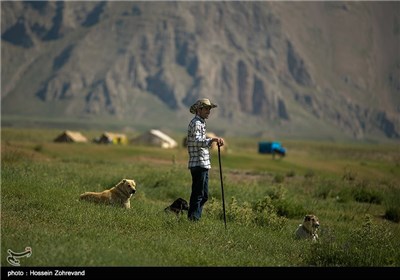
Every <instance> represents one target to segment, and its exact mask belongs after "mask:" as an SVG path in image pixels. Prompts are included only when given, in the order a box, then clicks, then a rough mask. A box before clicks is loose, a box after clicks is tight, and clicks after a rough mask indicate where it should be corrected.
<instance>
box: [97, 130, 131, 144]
mask: <svg viewBox="0 0 400 280" xmlns="http://www.w3.org/2000/svg"><path fill="white" fill-rule="evenodd" d="M94 142H95V143H99V144H127V143H128V138H127V137H126V135H125V134H121V133H112V132H104V133H103V134H102V135H101V136H100V137H99V138H96V139H94Z"/></svg>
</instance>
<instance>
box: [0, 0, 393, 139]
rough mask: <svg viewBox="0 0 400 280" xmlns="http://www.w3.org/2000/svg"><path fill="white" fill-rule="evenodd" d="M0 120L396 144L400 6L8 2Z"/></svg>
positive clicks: (3, 15)
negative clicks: (196, 112)
mask: <svg viewBox="0 0 400 280" xmlns="http://www.w3.org/2000/svg"><path fill="white" fill-rule="evenodd" d="M1 55H2V57H1V67H2V69H1V70H2V71H1V103H2V108H1V109H2V116H3V117H6V116H20V117H25V118H35V117H41V118H60V119H62V118H65V119H79V120H81V121H82V122H84V121H87V120H91V121H93V120H94V121H96V120H98V121H99V122H100V123H101V122H104V123H106V122H107V121H109V120H114V121H116V122H119V123H120V124H121V125H125V126H126V125H128V126H132V127H135V126H142V127H144V126H148V127H166V128H170V129H178V130H181V131H185V130H186V126H187V123H188V121H189V120H190V118H191V114H190V113H189V110H188V108H189V107H190V105H191V104H192V103H193V102H195V101H196V100H197V99H198V98H201V97H208V98H210V99H211V100H212V101H213V102H215V103H217V104H218V105H219V106H218V108H216V109H214V110H213V111H212V116H211V117H210V120H209V126H211V128H212V129H213V130H214V131H216V132H218V133H219V134H221V135H253V136H260V137H264V136H265V137H271V138H273V137H275V138H277V137H297V138H310V139H316V138H329V139H336V138H338V137H339V138H340V137H345V138H351V139H382V138H383V139H394V140H398V139H400V2H396V1H394V2H390V1H389V2H381V1H376V2H371V1H365V2H363V1H357V2H356V1H354V2H353V1H350V2H337V1H332V2H331V1H327V2H325V1H321V2H297V1H295V2H279V1H272V2H262V1H254V2H253V1H243V2H240V1H232V2H230V1H221V2H219V1H199V2H191V1H188V2H185V1H177V2H173V1H162V2H155V1H148V2H146V1H121V2H117V1H98V2H97V1H84V2H80V1H79V2H76V1H2V2H1Z"/></svg>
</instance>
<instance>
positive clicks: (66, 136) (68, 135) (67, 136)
mask: <svg viewBox="0 0 400 280" xmlns="http://www.w3.org/2000/svg"><path fill="white" fill-rule="evenodd" d="M87 141H88V140H87V138H86V137H85V136H83V135H82V134H81V133H80V132H77V131H70V130H66V131H64V132H63V133H61V134H60V135H59V136H57V138H56V139H54V142H64V143H72V142H82V143H85V142H87Z"/></svg>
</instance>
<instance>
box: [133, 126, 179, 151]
mask: <svg viewBox="0 0 400 280" xmlns="http://www.w3.org/2000/svg"><path fill="white" fill-rule="evenodd" d="M132 143H137V144H144V145H149V146H157V147H161V148H165V149H170V148H175V147H177V146H178V143H177V142H176V141H175V140H174V139H172V138H171V137H169V136H168V135H167V134H165V133H164V132H162V131H160V130H157V129H151V130H149V131H148V132H146V133H143V134H142V135H140V136H138V137H137V138H135V139H133V140H132Z"/></svg>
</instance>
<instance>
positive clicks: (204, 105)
mask: <svg viewBox="0 0 400 280" xmlns="http://www.w3.org/2000/svg"><path fill="white" fill-rule="evenodd" d="M215 107H217V105H215V104H213V103H211V102H210V100H209V99H207V98H203V99H199V100H197V101H196V103H194V104H193V105H192V106H191V107H190V112H191V113H192V114H195V116H194V118H193V119H192V120H191V121H190V123H189V126H188V135H187V147H188V153H189V164H188V168H189V169H190V173H191V175H192V192H191V194H190V201H189V211H188V219H189V220H191V221H198V220H200V218H201V213H202V211H203V206H204V204H205V203H206V201H207V200H208V170H209V169H210V168H211V162H210V147H211V144H212V143H213V142H216V143H217V145H219V146H223V145H224V139H222V138H218V137H215V138H207V136H206V119H208V117H209V115H210V112H211V109H212V108H215Z"/></svg>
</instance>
